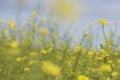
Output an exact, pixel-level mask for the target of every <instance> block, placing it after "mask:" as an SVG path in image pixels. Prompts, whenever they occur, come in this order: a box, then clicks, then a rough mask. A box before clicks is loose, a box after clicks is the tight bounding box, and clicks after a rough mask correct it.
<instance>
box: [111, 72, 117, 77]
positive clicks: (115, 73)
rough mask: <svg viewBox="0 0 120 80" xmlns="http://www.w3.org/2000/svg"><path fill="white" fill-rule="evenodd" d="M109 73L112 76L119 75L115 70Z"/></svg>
mask: <svg viewBox="0 0 120 80" xmlns="http://www.w3.org/2000/svg"><path fill="white" fill-rule="evenodd" d="M111 75H112V77H117V76H118V75H119V73H118V72H116V71H115V72H112V74H111Z"/></svg>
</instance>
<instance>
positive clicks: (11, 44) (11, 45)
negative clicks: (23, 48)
mask: <svg viewBox="0 0 120 80" xmlns="http://www.w3.org/2000/svg"><path fill="white" fill-rule="evenodd" d="M10 47H11V48H17V47H18V42H17V41H12V42H11V43H10Z"/></svg>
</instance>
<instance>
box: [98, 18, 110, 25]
mask: <svg viewBox="0 0 120 80" xmlns="http://www.w3.org/2000/svg"><path fill="white" fill-rule="evenodd" d="M98 23H99V24H102V25H106V24H108V21H107V20H106V19H102V20H98Z"/></svg>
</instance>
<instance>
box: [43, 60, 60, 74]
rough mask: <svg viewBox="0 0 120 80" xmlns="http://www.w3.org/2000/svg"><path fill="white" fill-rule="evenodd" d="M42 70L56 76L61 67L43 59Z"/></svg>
mask: <svg viewBox="0 0 120 80" xmlns="http://www.w3.org/2000/svg"><path fill="white" fill-rule="evenodd" d="M42 70H43V72H45V73H47V74H50V75H53V76H57V75H59V74H60V71H61V68H60V67H59V66H57V65H55V64H53V63H52V62H51V61H44V62H43V63H42Z"/></svg>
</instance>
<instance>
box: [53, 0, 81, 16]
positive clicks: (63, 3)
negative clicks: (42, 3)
mask: <svg viewBox="0 0 120 80" xmlns="http://www.w3.org/2000/svg"><path fill="white" fill-rule="evenodd" d="M53 7H54V8H55V9H54V13H57V14H58V15H60V16H65V17H66V16H67V17H70V16H73V15H76V14H77V13H79V10H80V9H79V10H78V5H77V3H75V2H74V1H73V0H60V1H59V0H58V2H56V3H54V4H53Z"/></svg>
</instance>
